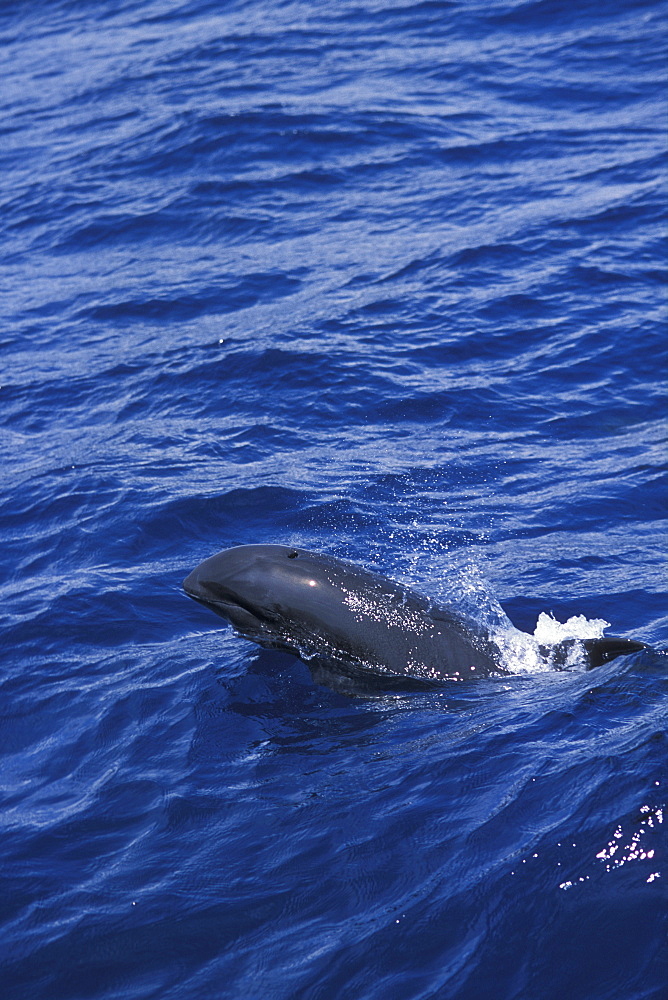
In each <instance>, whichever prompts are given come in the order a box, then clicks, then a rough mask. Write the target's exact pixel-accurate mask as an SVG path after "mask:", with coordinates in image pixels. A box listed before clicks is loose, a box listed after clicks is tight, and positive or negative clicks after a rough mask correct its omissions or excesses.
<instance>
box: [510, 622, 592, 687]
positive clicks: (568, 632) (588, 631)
mask: <svg viewBox="0 0 668 1000" xmlns="http://www.w3.org/2000/svg"><path fill="white" fill-rule="evenodd" d="M609 625H610V622H606V621H605V620H604V619H603V618H591V619H590V618H586V617H585V616H584V615H574V616H573V617H572V618H569V619H568V621H566V622H559V621H557V619H556V618H554V616H553V615H551V614H547V613H546V612H544V611H541V613H540V615H539V616H538V621H537V623H536V628H535V629H534V633H533V635H529V633H528V632H522V631H521V630H520V629H517V628H515V626H514V625H513V624H512V623H511V622H510V620H509V619H506V623H505V624H504V625H503V626H502V628H500V629H499V630H498V631H497V632H496V634H495V637H494V638H495V641H496V643H497V646H498V649H499V654H500V660H501V663H502V665H503V667H504V668H505V669H506V670H508V671H509V672H510V673H512V674H525V673H531V674H535V673H545V672H552V671H554V670H577V669H582V670H584V669H586V667H587V659H586V656H585V653H584V649H583V647H582V645H581V643H580V642H578V641H577V640H582V639H600V638H602V637H603V633H604V631H605V629H606V628H608V627H609ZM569 640H575V641H570V642H569Z"/></svg>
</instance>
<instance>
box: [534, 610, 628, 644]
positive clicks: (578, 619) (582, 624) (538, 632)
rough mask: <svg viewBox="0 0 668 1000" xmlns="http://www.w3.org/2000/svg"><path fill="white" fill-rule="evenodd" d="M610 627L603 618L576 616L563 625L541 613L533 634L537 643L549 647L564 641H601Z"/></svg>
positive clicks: (550, 616)
mask: <svg viewBox="0 0 668 1000" xmlns="http://www.w3.org/2000/svg"><path fill="white" fill-rule="evenodd" d="M609 627H610V622H606V621H605V619H603V618H585V616H584V615H574V616H573V617H572V618H569V619H568V621H566V622H563V623H562V622H558V621H557V619H556V618H554V617H553V616H552V615H551V614H546V613H545V612H544V611H541V613H540V614H539V615H538V621H537V622H536V628H535V629H534V633H533V634H534V638H535V639H536V641H537V642H539V643H541V644H544V645H548V644H553V643H557V642H562V641H563V640H564V639H601V638H602V637H603V633H604V631H605V630H606V628H609Z"/></svg>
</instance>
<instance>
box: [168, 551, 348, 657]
mask: <svg viewBox="0 0 668 1000" xmlns="http://www.w3.org/2000/svg"><path fill="white" fill-rule="evenodd" d="M342 565H343V564H342V563H341V562H340V561H338V560H334V559H328V557H326V556H316V555H315V554H314V553H311V552H307V551H306V550H305V549H299V548H294V547H290V546H286V545H239V546H236V547H235V548H231V549H225V550H224V551H223V552H218V553H217V554H216V555H214V556H211V557H210V558H209V559H205V560H204V562H202V563H200V565H199V566H196V567H195V569H194V570H193V571H192V573H190V574H189V576H187V577H186V579H185V580H184V581H183V589H184V590H185V592H186V593H187V594H188V596H189V597H192V598H193V600H195V601H198V602H199V603H200V604H204V605H205V606H206V607H207V608H209V609H210V610H211V611H214V612H215V613H216V614H217V615H220V617H221V618H224V619H225V620H226V621H228V622H230V623H231V624H232V625H233V626H234V628H235V629H236V630H237V632H239V633H240V634H241V635H243V636H244V637H246V638H248V639H251V640H252V641H253V642H256V643H259V644H260V645H262V646H267V647H278V648H282V649H287V650H290V651H291V652H295V651H297V652H298V651H299V650H300V649H301V648H303V646H304V645H308V642H309V639H312V638H313V635H314V633H317V635H318V636H319V638H320V639H322V638H323V637H325V638H327V637H329V638H331V639H332V640H335V638H336V637H337V636H338V634H339V633H340V632H341V625H342V620H343V619H345V618H346V617H348V615H347V605H346V601H347V596H348V594H347V590H346V581H345V580H344V579H343V575H342V572H341V568H340V567H341V566H342ZM363 572H364V571H362V573H363Z"/></svg>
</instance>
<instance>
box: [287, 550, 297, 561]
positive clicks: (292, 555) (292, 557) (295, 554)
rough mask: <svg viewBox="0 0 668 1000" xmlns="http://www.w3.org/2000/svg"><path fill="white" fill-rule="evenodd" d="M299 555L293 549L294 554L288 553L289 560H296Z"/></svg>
mask: <svg viewBox="0 0 668 1000" xmlns="http://www.w3.org/2000/svg"><path fill="white" fill-rule="evenodd" d="M298 555H299V553H298V552H297V551H296V550H295V549H293V550H292V552H288V559H296V558H297V556H298Z"/></svg>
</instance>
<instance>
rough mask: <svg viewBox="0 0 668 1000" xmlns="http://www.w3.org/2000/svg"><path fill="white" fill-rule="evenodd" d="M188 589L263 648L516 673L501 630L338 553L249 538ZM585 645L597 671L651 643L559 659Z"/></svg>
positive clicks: (355, 666) (381, 676) (404, 672)
mask: <svg viewBox="0 0 668 1000" xmlns="http://www.w3.org/2000/svg"><path fill="white" fill-rule="evenodd" d="M183 587H184V590H185V592H186V593H187V594H188V595H189V596H190V597H192V598H193V599H194V600H196V601H199V602H200V603H201V604H204V605H205V606H206V607H208V608H210V609H211V610H212V611H214V612H215V613H216V614H217V615H220V617H221V618H224V619H225V620H226V621H228V622H229V623H230V624H231V625H233V626H234V628H235V629H236V631H237V632H238V633H239V634H240V635H242V636H243V637H245V638H246V639H250V640H251V641H252V642H255V643H257V644H258V645H260V646H263V647H265V648H268V649H281V650H284V651H286V652H290V653H293V654H294V655H295V656H299V657H300V658H301V659H303V660H305V662H307V663H308V664H310V665H311V666H313V665H314V664H315V665H316V666H317V665H318V664H326V665H327V667H328V668H331V667H333V668H334V669H335V670H339V671H341V672H343V673H344V674H345V675H348V676H352V677H353V678H355V677H363V678H365V679H368V680H371V679H374V680H376V681H378V682H380V683H381V685H382V686H388V687H392V686H411V683H412V682H414V683H415V684H416V685H417V686H422V685H424V684H438V683H441V682H443V681H461V680H468V679H473V678H480V677H489V676H490V675H503V674H507V673H508V672H509V671H508V670H507V669H505V668H504V666H503V661H502V656H501V651H500V648H499V646H498V644H497V641H496V640H495V637H494V635H493V634H492V633H491V632H490V631H489V630H487V629H486V628H484V627H483V626H481V625H480V624H479V623H478V622H476V621H475V620H474V619H472V618H470V617H469V616H468V615H466V614H463V613H462V612H460V611H458V610H457V609H455V608H453V607H451V606H449V605H438V604H434V603H432V602H431V601H429V600H428V599H427V598H426V597H423V596H422V595H421V594H418V593H416V592H415V591H413V590H410V589H408V588H406V587H404V586H402V585H400V584H398V583H395V582H394V581H392V580H390V579H388V578H386V577H384V576H381V575H379V574H377V573H372V572H369V571H368V570H366V569H363V568H362V567H361V566H358V565H356V564H355V563H351V562H347V561H345V560H342V559H337V558H335V557H333V556H328V555H319V554H317V553H314V552H308V551H307V550H305V549H300V548H292V547H289V546H285V545H239V546H236V547H234V548H231V549H225V550H224V551H223V552H219V553H217V554H216V555H214V556H211V557H210V558H209V559H205V560H204V562H202V563H200V565H199V566H197V567H196V568H195V569H194V570H193V571H192V573H190V574H189V576H187V577H186V579H185V580H184V581H183ZM575 643H580V649H581V652H582V657H583V658H584V659H585V662H586V665H587V667H588V668H591V667H596V666H599V665H601V664H602V663H605V662H607V661H608V660H612V659H614V658H615V657H617V656H623V655H625V654H627V653H633V652H636V651H638V650H641V649H644V648H646V646H645V644H644V643H642V642H637V641H635V640H632V639H620V638H616V637H607V638H602V639H584V640H577V639H565V640H563V641H562V642H561V643H559V644H557V645H556V646H553V647H550V650H549V658H550V662H551V663H552V664H554V665H556V666H559V664H564V663H565V662H566V660H567V657H568V654H569V652H570V651H572V649H573V645H574V644H575ZM406 682H409V683H408V685H407V684H406Z"/></svg>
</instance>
